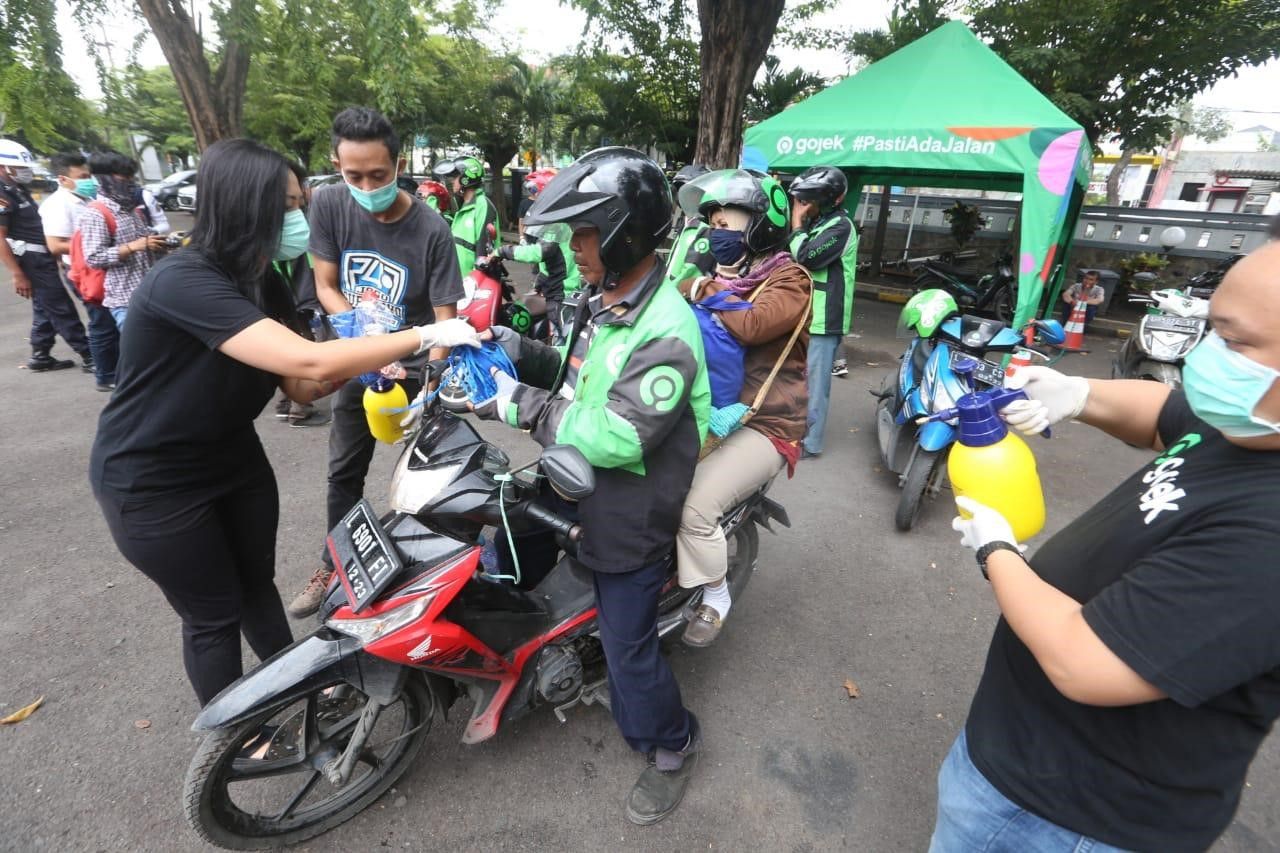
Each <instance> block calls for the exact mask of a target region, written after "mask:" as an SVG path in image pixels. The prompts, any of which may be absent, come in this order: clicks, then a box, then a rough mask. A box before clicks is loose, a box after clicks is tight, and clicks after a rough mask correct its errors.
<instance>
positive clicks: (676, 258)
mask: <svg viewBox="0 0 1280 853" xmlns="http://www.w3.org/2000/svg"><path fill="white" fill-rule="evenodd" d="M710 230H711V228H710V226H708V225H707V223H705V222H703V221H702V220H701V219H699V218H698V217H696V216H691V217H689V218H687V219H685V221H684V228H682V229H681V230H680V233H679V234H677V235H676V239H675V242H674V243H672V244H671V254H670V255H668V256H667V272H666V275H665V276H664V277H663V279H662V281H663V283H664V284H679V283H680V282H682V281H688V280H689V279H691V278H697V277H698V276H703V275H710V274H711V271H712V270H713V269H715V268H716V259H715V256H714V255H712V254H711V241H710V239H709V238H708V237H707V235H708V233H710Z"/></svg>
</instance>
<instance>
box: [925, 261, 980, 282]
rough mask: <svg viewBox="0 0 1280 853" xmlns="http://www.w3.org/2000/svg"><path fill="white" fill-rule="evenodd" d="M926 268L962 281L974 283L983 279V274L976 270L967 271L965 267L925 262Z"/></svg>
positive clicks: (938, 262)
mask: <svg viewBox="0 0 1280 853" xmlns="http://www.w3.org/2000/svg"><path fill="white" fill-rule="evenodd" d="M925 266H927V267H929V268H930V269H932V270H933V271H935V272H938V273H942V274H943V275H947V276H950V277H951V278H957V279H959V280H960V281H963V282H967V283H972V282H975V281H977V280H978V279H979V278H981V276H982V274H981V273H979V272H978V271H976V270H971V269H967V268H965V267H956V266H952V265H951V264H944V263H943V262H942V261H925Z"/></svg>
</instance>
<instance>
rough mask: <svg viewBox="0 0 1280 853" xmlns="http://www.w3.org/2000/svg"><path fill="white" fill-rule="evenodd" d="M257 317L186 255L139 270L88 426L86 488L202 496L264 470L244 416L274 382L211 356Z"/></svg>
mask: <svg viewBox="0 0 1280 853" xmlns="http://www.w3.org/2000/svg"><path fill="white" fill-rule="evenodd" d="M264 316H265V315H264V314H263V313H262V311H260V310H259V309H258V307H257V306H256V305H254V304H253V302H252V301H250V300H249V299H248V297H246V296H244V295H243V294H241V293H240V291H239V290H237V289H236V287H235V285H234V284H232V282H231V280H230V279H229V278H228V277H227V276H226V275H225V274H223V273H222V272H221V271H220V270H219V269H217V268H216V267H214V266H213V265H212V264H210V263H209V262H208V261H206V260H205V259H204V258H202V257H201V256H200V255H198V254H197V253H196V252H194V251H192V250H184V251H181V252H178V253H177V254H175V255H172V256H170V257H168V258H165V259H164V260H162V261H160V262H159V263H158V264H156V265H155V267H153V268H152V269H151V271H150V272H149V273H147V277H146V279H144V280H143V282H142V284H141V285H139V286H138V289H137V290H136V291H134V294H133V298H132V299H131V300H130V302H129V322H128V324H127V325H126V326H125V332H124V334H123V335H122V336H121V339H120V361H119V364H118V366H117V368H116V385H117V387H116V390H115V393H113V394H112V395H111V401H110V402H109V403H107V405H106V408H104V409H103V410H102V415H101V417H100V418H99V420H98V435H97V437H96V438H95V439H94V443H93V452H92V454H91V456H90V463H89V478H90V480H91V482H92V483H93V486H94V489H95V490H101V489H103V488H105V489H109V490H112V491H115V492H127V493H139V492H146V493H160V494H163V493H169V492H186V491H203V490H206V489H209V488H216V487H217V486H218V485H219V484H223V483H227V482H229V481H232V480H233V478H234V477H235V476H236V475H237V473H240V472H244V473H248V471H247V470H246V469H248V470H254V469H257V468H260V466H261V465H263V464H265V462H266V456H265V455H264V453H263V451H262V444H261V443H260V442H259V440H258V434H257V433H256V432H255V431H254V428H253V419H254V418H255V417H257V416H258V414H259V413H260V412H261V411H262V409H263V407H264V406H266V404H267V402H268V401H269V400H270V399H271V397H272V395H273V393H274V391H275V389H276V387H277V384H278V381H279V380H278V378H277V377H275V376H273V375H272V374H270V373H267V372H266V371H264V370H259V369H257V368H255V367H250V366H249V365H247V364H244V363H242V362H239V361H236V360H235V359H233V358H231V357H230V356H227V355H223V354H222V353H221V352H219V351H218V349H217V348H218V347H219V346H220V345H222V344H223V343H224V342H226V341H227V340H228V339H229V338H231V337H232V336H234V335H235V334H236V333H237V332H241V331H243V330H244V329H246V328H248V327H249V326H251V325H253V324H254V323H256V322H258V321H259V320H261V319H263V317H264Z"/></svg>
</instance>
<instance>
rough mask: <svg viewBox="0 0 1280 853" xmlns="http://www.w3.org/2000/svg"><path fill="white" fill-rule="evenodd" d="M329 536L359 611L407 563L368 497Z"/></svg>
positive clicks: (349, 594)
mask: <svg viewBox="0 0 1280 853" xmlns="http://www.w3.org/2000/svg"><path fill="white" fill-rule="evenodd" d="M329 535H330V538H331V539H332V540H333V546H334V551H335V552H336V554H335V556H336V557H337V559H338V561H339V563H340V565H339V566H338V569H339V571H340V572H341V574H340V575H339V577H340V579H341V581H342V586H343V587H344V588H345V589H346V591H347V601H348V602H350V604H351V610H352V612H355V613H359V612H360V611H361V610H363V609H364V608H365V607H367V606H368V605H369V603H370V602H371V601H373V600H374V599H376V598H377V597H378V596H379V595H381V594H382V592H383V591H384V590H385V589H386V588H387V585H388V584H390V583H391V581H392V579H393V578H395V576H396V575H397V574H399V573H400V569H401V568H402V567H403V563H401V561H400V557H399V555H398V554H397V553H396V551H395V548H394V547H393V546H392V545H391V542H390V541H389V540H388V539H387V534H386V531H384V530H383V529H382V525H381V524H379V523H378V520H377V518H376V517H375V515H374V512H373V506H372V505H371V504H370V503H369V502H368V501H367V500H361V501H360V502H359V503H358V504H356V505H355V506H354V507H352V508H351V511H350V512H348V513H347V514H346V515H345V516H343V518H342V521H340V522H338V526H337V527H335V528H334V529H333V531H332V532H331V533H330V534H329Z"/></svg>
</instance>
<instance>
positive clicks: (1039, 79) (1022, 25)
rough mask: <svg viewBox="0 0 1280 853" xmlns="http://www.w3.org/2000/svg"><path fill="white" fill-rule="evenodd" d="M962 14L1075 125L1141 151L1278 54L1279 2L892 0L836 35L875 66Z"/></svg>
mask: <svg viewBox="0 0 1280 853" xmlns="http://www.w3.org/2000/svg"><path fill="white" fill-rule="evenodd" d="M962 11H963V12H966V13H967V14H968V15H969V16H970V17H969V19H968V24H969V26H970V27H971V28H972V29H973V30H974V31H975V32H976V33H977V34H978V35H979V36H980V37H982V38H983V39H984V40H985V41H986V42H987V43H988V44H990V45H991V47H992V48H993V49H994V50H995V51H996V52H997V53H999V54H1000V55H1001V56H1002V57H1004V59H1005V60H1006V61H1007V62H1008V63H1009V64H1010V65H1012V66H1013V67H1014V68H1015V69H1016V70H1017V71H1018V72H1019V73H1020V74H1022V76H1023V77H1025V78H1026V79H1027V80H1029V81H1030V82H1031V83H1032V84H1033V85H1034V86H1036V88H1038V89H1039V90H1040V91H1041V92H1043V93H1044V94H1045V95H1047V96H1048V97H1049V98H1050V99H1052V100H1053V101H1054V103H1056V104H1057V105H1058V106H1059V107H1061V108H1062V110H1063V111H1064V112H1066V113H1067V114H1068V115H1070V116H1071V117H1072V118H1074V119H1075V120H1076V121H1077V122H1079V123H1080V125H1081V126H1082V127H1084V129H1085V131H1086V132H1087V133H1088V135H1089V139H1090V140H1091V141H1092V142H1093V143H1094V144H1097V142H1098V141H1099V140H1100V139H1104V138H1114V139H1117V140H1119V141H1120V142H1121V143H1122V144H1123V145H1124V146H1125V147H1126V148H1136V149H1145V148H1150V147H1152V146H1153V145H1155V144H1156V143H1157V142H1158V141H1159V140H1161V139H1163V138H1167V137H1168V136H1169V135H1170V133H1171V131H1172V130H1173V129H1174V126H1175V122H1176V120H1177V116H1176V113H1175V112H1173V111H1172V110H1171V105H1174V104H1180V103H1182V102H1184V101H1186V100H1189V99H1190V98H1191V97H1193V96H1195V95H1197V94H1199V93H1200V92H1202V91H1204V90H1205V89H1207V88H1208V87H1210V86H1212V85H1213V84H1214V83H1216V82H1217V81H1219V80H1221V79H1223V78H1225V77H1229V76H1231V75H1233V74H1235V73H1236V72H1237V71H1238V70H1239V69H1241V68H1243V67H1244V66H1247V65H1254V64H1259V63H1262V62H1265V61H1267V60H1268V59H1272V58H1274V57H1276V56H1280V0H1144V2H1140V3H1135V2H1132V0H1072V2H1070V3H1064V2H1061V0H971V2H968V3H965V4H963V5H962V4H960V3H956V2H948V0H898V2H897V3H896V4H895V7H894V11H893V14H892V15H891V17H890V20H889V22H888V25H887V27H886V28H885V29H881V30H873V31H869V32H862V33H849V32H846V33H844V34H840V35H837V36H836V37H835V38H834V41H835V42H837V43H839V42H843V46H844V48H845V49H846V50H847V51H848V52H849V53H851V54H856V55H858V56H861V57H864V58H866V59H868V60H870V61H875V60H876V59H879V58H881V57H883V56H885V55H886V54H888V53H892V52H893V51H894V50H897V49H898V48H900V47H902V46H904V45H905V44H907V43H909V42H911V41H913V40H915V39H916V38H918V37H919V36H920V35H923V34H924V33H925V32H929V31H930V30H932V29H933V28H934V27H936V26H937V25H940V24H942V23H944V22H945V21H946V19H948V18H950V17H953V16H957V15H958V14H959V13H960V12H962Z"/></svg>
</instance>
